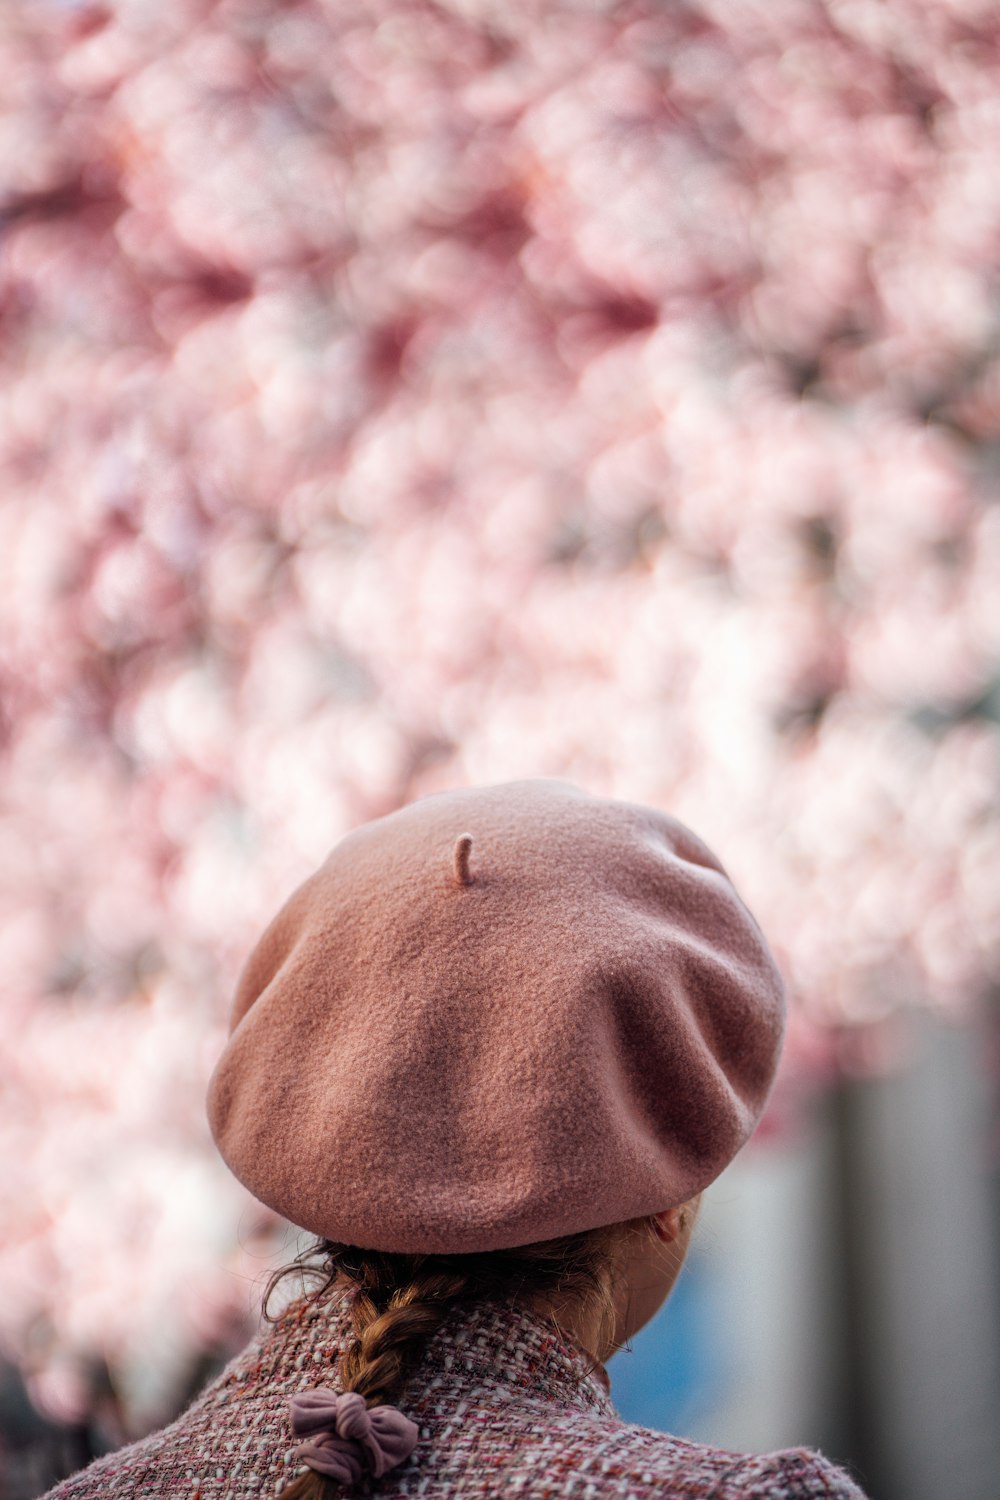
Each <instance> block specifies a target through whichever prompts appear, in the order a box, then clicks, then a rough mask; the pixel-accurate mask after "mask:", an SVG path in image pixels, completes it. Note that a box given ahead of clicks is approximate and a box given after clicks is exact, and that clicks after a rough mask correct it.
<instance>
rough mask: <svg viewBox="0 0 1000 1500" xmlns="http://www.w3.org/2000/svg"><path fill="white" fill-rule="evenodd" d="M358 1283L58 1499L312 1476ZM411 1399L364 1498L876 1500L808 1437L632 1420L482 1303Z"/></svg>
mask: <svg viewBox="0 0 1000 1500" xmlns="http://www.w3.org/2000/svg"><path fill="white" fill-rule="evenodd" d="M349 1299H350V1294H349V1293H345V1292H344V1291H342V1290H340V1291H334V1292H333V1293H330V1294H327V1296H326V1297H325V1298H324V1299H323V1300H322V1301H321V1302H312V1303H310V1302H306V1301H305V1300H303V1299H299V1300H298V1301H296V1302H293V1303H292V1304H291V1305H290V1306H289V1307H288V1308H287V1309H286V1311H285V1313H284V1314H283V1315H282V1317H281V1319H280V1321H279V1322H278V1323H277V1324H276V1325H274V1326H271V1325H266V1324H264V1325H262V1327H261V1330H260V1331H259V1332H258V1334H257V1336H256V1337H255V1338H254V1339H252V1340H251V1342H250V1343H249V1344H248V1346H247V1347H246V1348H245V1349H244V1350H243V1351H242V1352H241V1353H240V1354H238V1355H237V1356H236V1357H235V1358H234V1359H233V1360H231V1361H230V1363H229V1364H228V1365H227V1366H226V1368H225V1369H224V1370H223V1371H222V1372H221V1374H219V1375H218V1376H217V1377H216V1378H215V1379H214V1380H213V1381H212V1382H211V1383H210V1384H209V1385H208V1386H207V1387H206V1389H205V1390H204V1391H202V1393H201V1394H200V1395H199V1396H198V1397H197V1398H196V1399H195V1400H194V1401H193V1402H192V1404H191V1405H190V1406H189V1408H188V1409H187V1411H186V1412H184V1413H183V1415H182V1416H181V1417H179V1418H178V1419H177V1420H176V1421H175V1422H173V1423H171V1425H170V1426H169V1427H166V1428H163V1429H162V1430H161V1431H159V1432H155V1433H152V1434H151V1435H150V1436H149V1437H146V1438H144V1439H142V1440H141V1441H140V1442H137V1443H133V1444H131V1445H130V1446H129V1447H126V1448H122V1449H119V1450H118V1451H117V1452H115V1453H110V1454H107V1455H105V1456H104V1457H103V1458H99V1459H97V1460H96V1461H95V1462H94V1463H92V1464H91V1465H90V1466H89V1467H88V1468H86V1469H83V1470H81V1472H80V1473H79V1474H76V1475H74V1476H73V1477H71V1478H70V1479H67V1480H64V1481H63V1482H62V1483H61V1484H59V1485H57V1486H56V1487H55V1489H53V1490H50V1491H49V1497H50V1500H93V1497H97V1496H110V1497H114V1500H140V1497H142V1500H161V1497H163V1500H166V1497H167V1496H169V1497H171V1500H177V1497H181V1500H209V1497H211V1500H243V1497H248V1500H249V1497H254V1500H258V1497H261V1496H273V1495H275V1494H276V1493H280V1491H281V1489H282V1488H283V1487H284V1486H285V1485H287V1484H289V1483H290V1482H291V1480H292V1479H293V1478H294V1477H295V1475H296V1473H298V1472H300V1466H299V1465H297V1464H296V1463H295V1461H294V1458H293V1453H294V1448H295V1440H294V1438H293V1436H292V1430H291V1423H290V1419H289V1399H290V1397H291V1396H292V1395H294V1394H295V1393H296V1392H297V1391H304V1390H308V1389H310V1388H312V1387H315V1386H320V1385H323V1386H328V1387H331V1388H332V1389H334V1390H340V1389H341V1386H340V1384H339V1377H338V1371H337V1361H338V1358H339V1356H340V1353H341V1351H342V1350H343V1349H344V1348H346V1347H347V1345H348V1344H349V1343H350V1341H351V1324H350V1311H349ZM395 1404H396V1405H398V1406H399V1408H400V1409H401V1410H402V1411H404V1412H405V1413H406V1415H407V1416H409V1417H410V1418H411V1419H412V1420H413V1421H415V1422H416V1423H417V1424H418V1425H419V1428H420V1437H419V1441H418V1443H417V1446H416V1448H415V1450H414V1452H413V1453H412V1454H411V1455H410V1457H409V1458H407V1459H406V1460H405V1461H404V1462H403V1463H402V1464H401V1465H400V1466H399V1467H398V1468H395V1469H393V1470H391V1471H390V1472H389V1473H388V1474H386V1475H384V1476H383V1478H382V1479H381V1480H374V1479H372V1478H371V1477H365V1478H364V1479H362V1480H361V1481H360V1482H359V1483H358V1484H357V1485H354V1486H350V1487H344V1488H343V1489H341V1490H340V1494H342V1495H343V1496H344V1500H355V1497H360V1496H369V1495H370V1496H380V1497H385V1500H390V1497H399V1500H403V1497H410V1496H413V1497H417V1496H419V1497H423V1500H445V1497H448V1500H458V1497H461V1500H494V1497H496V1500H499V1497H501V1496H508V1495H518V1496H522V1497H525V1500H541V1497H547V1500H565V1497H572V1500H604V1497H622V1500H624V1497H634V1500H641V1497H646V1496H659V1497H661V1500H765V1497H766V1500H864V1496H863V1494H862V1492H861V1491H860V1490H859V1489H858V1488H857V1486H856V1485H855V1484H854V1483H853V1482H852V1480H851V1479H850V1478H849V1477H848V1476H847V1474H846V1473H845V1472H844V1471H843V1470H841V1469H839V1468H837V1467H836V1466H835V1465H833V1464H832V1463H830V1462H829V1460H827V1459H826V1458H824V1457H823V1456H822V1455H821V1454H819V1453H818V1452H816V1451H814V1450H810V1449H806V1448H796V1449H789V1450H784V1451H782V1452H778V1453H768V1454H757V1455H747V1454H740V1453H733V1452H729V1451H726V1450H724V1449H719V1448H712V1447H708V1446H705V1445H703V1444H699V1443H692V1442H688V1441H685V1440H684V1439H682V1438H678V1437H673V1436H672V1435H670V1434H668V1433H664V1432H657V1431H654V1430H653V1429H651V1428H647V1427H640V1426H636V1425H635V1424H632V1423H628V1422H624V1421H623V1420H622V1419H621V1417H620V1415H619V1414H618V1412H617V1410H616V1409H615V1406H614V1403H613V1401H612V1399H611V1395H610V1391H609V1388H608V1379H607V1374H606V1372H605V1371H604V1370H603V1369H602V1368H601V1367H600V1366H598V1367H597V1369H596V1371H595V1370H594V1368H593V1367H592V1364H591V1361H590V1359H589V1356H588V1355H587V1354H586V1352H585V1351H584V1350H583V1349H582V1348H581V1347H580V1346H579V1345H577V1344H576V1343H575V1342H574V1341H573V1340H572V1339H571V1338H570V1337H568V1336H566V1335H563V1334H562V1333H560V1332H558V1331H557V1330H556V1329H555V1327H554V1326H553V1325H552V1324H550V1323H549V1322H548V1320H547V1319H545V1318H544V1317H541V1316H540V1315H537V1314H535V1313H534V1312H532V1311H530V1310H528V1309H525V1308H522V1307H520V1306H517V1307H513V1306H511V1305H509V1304H508V1303H505V1302H503V1301H500V1300H497V1299H489V1298H486V1299H482V1300H480V1301H477V1302H474V1303H471V1304H467V1305H465V1306H462V1307H455V1308H453V1309H452V1310H451V1312H450V1313H449V1316H448V1318H447V1320H446V1322H445V1324H444V1325H443V1326H442V1327H441V1328H440V1329H439V1330H438V1332H437V1333H436V1334H435V1335H434V1336H433V1338H432V1339H430V1340H429V1341H428V1344H427V1346H426V1348H425V1350H424V1354H423V1356H422V1359H421V1361H420V1362H419V1364H418V1365H417V1366H416V1367H415V1370H414V1373H413V1375H412V1377H411V1379H410V1381H409V1383H408V1385H407V1386H406V1388H405V1390H404V1392H403V1393H402V1395H401V1396H400V1397H399V1398H398V1399H397V1401H396V1403H395Z"/></svg>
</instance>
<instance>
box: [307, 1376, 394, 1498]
mask: <svg viewBox="0 0 1000 1500" xmlns="http://www.w3.org/2000/svg"><path fill="white" fill-rule="evenodd" d="M291 1408H292V1432H293V1433H294V1434H295V1436H296V1437H301V1438H307V1439H308V1440H309V1441H307V1442H304V1443H300V1445H299V1447H298V1448H297V1449H296V1450H295V1457H296V1459H297V1460H298V1461H299V1462H300V1463H305V1464H308V1465H309V1467H310V1469H315V1470H316V1471H317V1472H318V1473H320V1474H328V1475H329V1476H330V1478H331V1479H337V1480H339V1481H340V1483H341V1484H357V1482H358V1480H359V1479H360V1478H361V1475H362V1474H363V1473H364V1471H365V1469H368V1470H369V1471H370V1472H371V1473H372V1474H374V1476H375V1478H376V1479H378V1478H380V1477H381V1476H382V1475H383V1474H384V1473H385V1471H386V1470H387V1469H394V1468H395V1467H396V1465H397V1464H401V1463H402V1462H403V1459H404V1458H409V1456H410V1454H411V1453H412V1452H413V1450H414V1448H415V1447H416V1444H417V1437H418V1434H419V1428H418V1427H417V1424H416V1422H411V1421H410V1419H409V1417H404V1415H403V1413H402V1412H401V1411H398V1410H397V1409H396V1407H395V1406H372V1407H368V1406H366V1405H365V1398H364V1396H362V1395H360V1394H359V1392H357V1391H344V1392H342V1393H341V1394H340V1395H338V1394H337V1392H336V1391H330V1390H323V1389H319V1390H313V1391H302V1392H301V1393H300V1394H299V1395H297V1396H293V1397H292V1399H291Z"/></svg>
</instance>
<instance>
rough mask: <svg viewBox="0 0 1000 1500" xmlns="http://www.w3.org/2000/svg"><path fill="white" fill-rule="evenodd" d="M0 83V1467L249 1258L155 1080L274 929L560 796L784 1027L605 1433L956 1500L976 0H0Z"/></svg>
mask: <svg viewBox="0 0 1000 1500" xmlns="http://www.w3.org/2000/svg"><path fill="white" fill-rule="evenodd" d="M0 76H2V78H3V86H2V102H0V755H2V778H0V849H2V857H0V975H2V980H0V984H2V988H3V1000H2V1007H3V1008H2V1020H3V1030H4V1039H5V1044H4V1047H3V1049H2V1055H0V1213H2V1239H0V1495H2V1496H3V1497H4V1500H30V1497H33V1496H36V1495H38V1494H40V1493H41V1492H42V1491H43V1490H44V1489H45V1488H47V1487H48V1486H50V1485H51V1484H53V1483H54V1482H55V1481H56V1480H57V1479H58V1478H59V1477H61V1476H62V1475H64V1474H66V1473H68V1472H70V1471H71V1470H73V1469H75V1468H78V1467H80V1466H81V1465H82V1464H84V1463H86V1462H87V1461H88V1460H89V1458H90V1457H91V1456H93V1455H94V1454H96V1453H101V1452H105V1451H107V1450H108V1449H109V1448H113V1447H116V1446H118V1445H120V1444H122V1443H125V1442H127V1441H130V1440H131V1439H132V1438H134V1437H137V1436H140V1435H141V1434H143V1433H145V1432H147V1431H149V1430H150V1429H151V1428H153V1427H156V1426H159V1425H162V1424H163V1423H164V1422H166V1421H169V1420H171V1419H172V1417H173V1416H174V1415H176V1413H177V1412H178V1411H179V1410H180V1409H181V1408H182V1407H183V1405H184V1404H185V1403H186V1402H187V1401H188V1400H189V1399H190V1397H191V1396H192V1395H193V1394H194V1393H195V1392H196V1391H197V1390H198V1389H200V1387H201V1386H202V1384H203V1383H204V1382H205V1380H207V1379H208V1378H209V1377H210V1376H211V1375H213V1374H214V1373H215V1372H216V1371H217V1370H218V1369H219V1368H220V1367H221V1364H222V1363H223V1362H224V1360H225V1359H227V1358H228V1357H229V1356H230V1355H231V1354H232V1353H234V1352H235V1351H236V1350H237V1349H238V1348H240V1347H241V1346H242V1344H243V1343H244V1342H245V1340H246V1339H247V1338H248V1337H249V1336H250V1333H251V1332H252V1331H253V1329H254V1327H255V1326H256V1321H257V1312H258V1309H259V1299H260V1294H261V1291H262V1288H263V1284H264V1281H265V1280H266V1275H267V1272H268V1271H269V1270H270V1269H271V1268H273V1267H274V1266H276V1265H279V1264H281V1263H283V1262H284V1261H286V1260H288V1259H290V1258H291V1256H292V1254H294V1252H295V1250H296V1249H297V1248H298V1247H299V1242H298V1241H297V1240H296V1235H295V1231H294V1230H293V1229H292V1228H291V1227H290V1226H288V1225H285V1224H284V1223H282V1222H279V1221H278V1220H277V1219H276V1218H275V1217H274V1216H273V1215H272V1214H270V1213H269V1212H268V1211H267V1210H264V1209H262V1208H261V1207H260V1206H259V1205H256V1204H255V1203H254V1202H253V1200H251V1199H250V1198H249V1197H248V1196H247V1195H246V1194H245V1193H244V1192H243V1190H242V1189H241V1188H239V1186H238V1185H237V1184H236V1183H235V1182H234V1181H233V1179H232V1178H230V1177H229V1175H228V1173H227V1172H226V1170H225V1169H224V1167H223V1166H222V1164H221V1161H220V1160H219V1158H218V1157H217V1155H216V1154H215V1152H214V1149H213V1147H212V1145H211V1142H210V1139H209V1135H208V1130H207V1125H206V1123H205V1119H204V1110H203V1098H204V1091H205V1085H206V1083H207V1079H208V1076H209V1073H210V1071H211V1068H212V1066H213V1064H214V1061H215V1059H216V1057H217V1056H218V1054H219V1052H220V1051H221V1048H222V1045H223V1040H224V1037H225V1034H226V1020H227V1012H228V1006H229V1000H230V995H231V990H232V986H233V982H234V979H235V976H236V973H237V971H238V968H239V965H240V962H241V960H242V958H243V956H244V955H245V954H246V952H247V951H248V950H249V947H250V946H251V944H252V942H253V941H254V940H255V938H256V936H257V935H258V933H259V931H260V930H261V928H262V926H263V924H264V923H265V922H266V921H267V920H268V919H269V918H270V916H271V915H272V914H273V912H274V911H275V910H276V908H277V906H278V904H279V903H280V902H281V901H282V900H283V899H284V897H285V896H286V895H287V894H288V893H289V891H290V890H291V889H292V887H293V886H294V885H295V884H296V883H297V882H298V880H300V879H301V878H303V877H304V876H305V875H306V874H307V873H308V872H310V870H311V869H312V867H313V866H314V865H315V864H316V863H317V862H318V861H319V860H320V859H321V858H322V857H323V856H324V855H325V853H326V852H327V850H328V849H329V847H330V845H331V844H332V843H334V842H335V841H336V840H337V839H338V838H339V837H340V836H341V835H342V834H343V833H345V832H346V831H347V830H348V829H350V828H351V827H353V826H354V825H355V824H357V823H358V822H361V821H363V820H365V819H368V818H372V817H375V816H378V815H380V814H382V813H385V812H388V811H390V810H392V809H393V808H395V807H397V806H399V805H400V804H401V803H402V802H404V801H407V800H409V799H411V798H413V797H416V796H419V795H422V794H424V793H427V792H432V791H435V790H437V789H439V788H443V787H448V786H457V785H462V784H467V783H484V782H491V781H500V780H508V779H514V778H517V777H523V776H536V775H558V776H566V777H568V778H570V779H572V780H576V781H579V782H580V783H581V784H583V785H585V786H587V787H588V788H590V789H592V790H594V791H596V792H601V793H604V794H607V795H612V796H620V797H625V798H629V799H634V800H640V801H647V802H652V803H656V804H658V805H661V806H663V807H665V808H667V809H669V810H670V811H671V812H673V813H674V814H676V815H677V816H679V817H680V818H682V819H683V820H684V821H686V822H688V823H690V824H691V825H692V826H693V827H694V828H695V829H696V830H697V831H698V832H699V833H700V834H701V835H702V836H703V837H704V838H705V839H706V840H707V842H708V843H709V844H710V845H712V846H713V847H714V848H716V849H717V850H718V852H719V854H720V857H721V858H722V860H723V861H724V863H725V864H726V866H727V868H728V870H729V872H730V874H731V875H732V876H733V879H734V880H735V881H736V884H737V886H738V887H739V889H740V890H741V892H742V893H743V894H744V896H745V898H746V900H747V902H748V904H749V905H750V907H751V908H752V910H753V911H754V912H755V914H756V915H757V916H758V918H759V920H760V922H761V924H762V926H763V928H764V930H765V931H766V932H767V933H768V934H769V936H770V937H771V939H772V942H773V944H774V947H775V950H776V952H777V954H778V957H779V961H780V962H781V965H782V968H783V971H784V973H785V975H786V978H787V980H788V984H789V989H790V992H791V996H792V1001H793V1007H794V1013H793V1019H792V1024H791V1031H790V1037H789V1043H788V1047H787V1052H786V1056H785V1059H784V1063H783V1068H782V1072H781V1075H780V1079H779V1083H778V1086H777V1088H776V1091H775V1094H774V1097H773V1102H772V1105H771V1107H770V1108H769V1111H768V1114H767V1116H766V1117H765V1120H764V1122H763V1125H762V1127H761V1130H760V1131H759V1132H758V1135H757V1137H756V1138H755V1140H754V1141H753V1142H752V1143H751V1146H750V1147H749V1148H748V1149H747V1150H746V1152H745V1153H744V1154H743V1155H742V1156H741V1157H740V1158H739V1159H738V1160H737V1162H736V1163H734V1165H733V1166H732V1167H731V1168H730V1169H729V1171H728V1172H727V1173H726V1174H725V1176H724V1177H723V1178H722V1179H720V1181H719V1182H718V1183H717V1184H716V1185H715V1186H714V1187H713V1188H712V1189H711V1190H710V1192H709V1193H708V1194H707V1195H706V1199H705V1205H704V1209H703V1213H702V1217H701V1221H700V1223H699V1227H698V1230H697V1232H696V1235H695V1238H694V1242H693V1246H692V1252H691V1256H690V1259H689V1264H688V1267H687V1269H686V1270H685V1272H684V1274H683V1276H682V1278H681V1281H680V1283H679V1285H678V1287H677V1290H676V1292H675V1294H674V1296H673V1297H672V1298H671V1299H670V1301H669V1302H668V1304H667V1306H666V1307H665V1308H664V1310H663V1311H662V1313H661V1314H660V1315H659V1316H658V1317H657V1318H656V1319H655V1320H654V1321H653V1323H652V1324H651V1325H649V1326H648V1327H647V1328H646V1329H645V1330H643V1332H642V1333H640V1334H639V1335H638V1336H637V1337H636V1338H635V1340H634V1341H633V1346H632V1349H631V1351H622V1352H620V1353H619V1354H618V1355H616V1356H615V1357H614V1359H613V1360H612V1361H611V1363H610V1367H609V1370H610V1374H611V1377H612V1396H613V1399H614V1400H615V1401H616V1404H617V1405H618V1407H619V1410H620V1411H621V1413H622V1415H623V1416H624V1417H625V1418H626V1420H629V1421H637V1422H642V1423H645V1424H646V1425H650V1426H655V1427H661V1428H669V1429H672V1430H674V1431H678V1432H681V1433H683V1434H684V1435H687V1436H690V1437H695V1438H698V1439H701V1440H706V1441H712V1442H716V1443H720V1444H723V1445H726V1446H731V1447H737V1448H747V1449H757V1448H761V1449H763V1448H775V1447H782V1446H797V1445H800V1444H811V1445H813V1446H819V1447H820V1448H821V1449H822V1451H823V1452H825V1453H827V1454H828V1455H829V1456H831V1457H833V1458H834V1459H835V1460H836V1461H837V1462H839V1463H842V1464H844V1465H848V1466H850V1467H851V1469H852V1471H853V1472H854V1473H855V1475H856V1476H857V1477H858V1479H859V1480H860V1481H861V1483H862V1484H863V1485H864V1486H865V1488H866V1490H867V1491H868V1493H869V1494H870V1496H871V1497H872V1500H932V1497H934V1500H940V1497H942V1496H944V1495H947V1496H948V1497H949V1500H995V1496H996V1494H997V1493H998V1489H1000V1481H998V1478H997V1476H998V1473H1000V1376H998V1349H1000V1338H998V1329H1000V1313H998V1303H1000V1256H998V1250H997V1246H998V1241H1000V1173H998V1167H1000V1082H998V1080H1000V1019H998V1018H1000V1004H998V995H1000V985H998V981H1000V839H998V813H1000V798H998V789H1000V722H998V721H1000V592H998V585H1000V503H998V502H1000V485H998V481H1000V361H998V350H1000V172H998V170H997V161H998V160H1000V17H998V14H997V11H996V7H995V6H994V5H993V4H992V3H991V0H827V3H817V0H741V3H739V4H737V3H723V0H702V3H682V0H677V3H670V4H666V3H662V0H659V3H658V0H620V3H609V0H544V3H542V0H437V3H430V0H367V3H366V4H365V5H364V6H363V7H359V6H358V5H356V4H353V3H349V0H301V3H281V4H279V3H277V0H271V3H266V0H228V3H212V0H173V3H172V4H171V5H169V6H164V5H157V4H154V3H153V0H114V3H107V4H101V3H96V0H83V3H74V0H31V4H30V5H16V4H15V5H8V6H5V7H3V9H2V11H0Z"/></svg>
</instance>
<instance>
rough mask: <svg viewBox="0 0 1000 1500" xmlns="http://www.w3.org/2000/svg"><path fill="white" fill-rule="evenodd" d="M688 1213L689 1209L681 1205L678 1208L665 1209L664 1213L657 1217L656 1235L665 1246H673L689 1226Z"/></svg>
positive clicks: (655, 1221) (655, 1220)
mask: <svg viewBox="0 0 1000 1500" xmlns="http://www.w3.org/2000/svg"><path fill="white" fill-rule="evenodd" d="M687 1213H688V1211H687V1208H686V1207H685V1206H683V1205H681V1206H680V1207H678V1208H665V1209H664V1210H663V1212H662V1213H660V1214H656V1215H655V1217H654V1223H655V1226H656V1233H657V1236H658V1238H659V1239H661V1240H662V1241H663V1243H664V1244H665V1245H672V1244H673V1242H674V1240H676V1239H677V1238H678V1236H679V1235H681V1234H682V1233H683V1232H684V1229H685V1227H686V1225H687Z"/></svg>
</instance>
